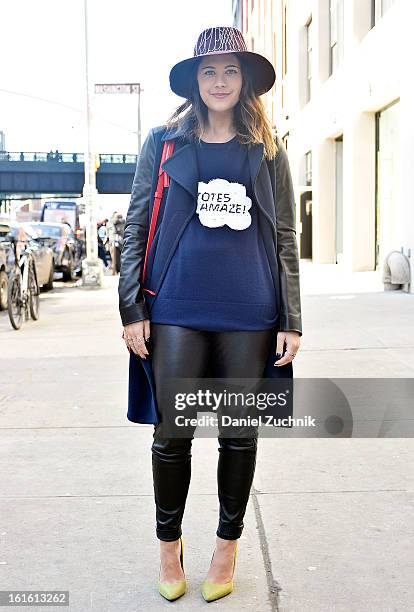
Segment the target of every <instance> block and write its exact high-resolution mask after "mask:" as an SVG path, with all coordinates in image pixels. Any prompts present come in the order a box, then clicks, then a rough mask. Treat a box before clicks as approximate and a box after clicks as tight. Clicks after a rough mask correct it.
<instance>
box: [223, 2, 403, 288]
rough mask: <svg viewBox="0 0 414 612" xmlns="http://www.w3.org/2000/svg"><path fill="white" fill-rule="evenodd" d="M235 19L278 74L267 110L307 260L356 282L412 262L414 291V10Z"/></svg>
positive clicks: (285, 10) (264, 7)
mask: <svg viewBox="0 0 414 612" xmlns="http://www.w3.org/2000/svg"><path fill="white" fill-rule="evenodd" d="M233 8H234V16H235V24H238V27H240V29H241V30H242V31H243V33H244V35H245V37H246V41H247V44H248V45H249V48H250V49H251V50H258V51H259V52H260V53H264V54H265V55H266V56H267V57H268V58H269V59H271V60H272V62H273V64H274V66H275V69H276V73H277V80H276V84H275V87H274V88H273V90H272V91H271V92H270V93H269V94H267V98H266V106H267V109H268V112H269V115H270V116H271V118H272V122H273V124H274V126H275V128H276V129H277V132H278V134H279V135H280V136H281V138H282V139H283V141H284V143H285V146H286V149H287V152H288V155H289V162H290V165H291V170H292V177H293V182H294V186H295V193H296V205H297V215H296V218H297V235H298V245H299V249H300V255H301V257H302V258H307V259H311V260H312V261H314V262H317V263H337V264H338V265H341V266H343V267H344V269H346V270H347V271H352V272H353V271H364V270H376V269H380V270H382V268H383V264H384V260H385V258H386V255H387V254H388V253H389V252H390V251H391V250H397V251H401V252H403V253H404V254H405V255H407V256H408V257H409V258H410V265H411V278H412V279H413V281H412V282H411V285H410V287H408V289H409V291H411V292H414V201H413V200H414V197H413V194H412V190H411V175H412V174H413V173H414V149H413V146H412V142H413V135H414V128H413V122H412V120H411V117H410V115H411V109H412V108H414V87H413V85H412V78H411V70H410V67H409V65H408V64H409V57H412V56H413V49H412V48H413V40H412V39H413V37H412V34H411V33H410V32H409V28H410V26H411V24H412V23H414V21H413V19H414V2H410V0H300V1H298V0H241V1H240V2H234V4H233ZM410 50H411V51H410Z"/></svg>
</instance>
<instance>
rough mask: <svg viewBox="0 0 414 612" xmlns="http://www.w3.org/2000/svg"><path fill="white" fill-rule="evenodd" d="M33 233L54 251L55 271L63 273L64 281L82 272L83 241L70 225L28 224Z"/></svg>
mask: <svg viewBox="0 0 414 612" xmlns="http://www.w3.org/2000/svg"><path fill="white" fill-rule="evenodd" d="M25 226H29V227H30V229H31V231H32V233H34V235H35V236H36V237H37V238H38V239H39V240H41V241H42V243H43V244H45V245H47V246H49V247H50V248H51V249H52V250H53V257H54V262H55V270H59V271H61V272H63V280H73V279H74V278H75V276H76V274H78V275H79V274H81V272H82V259H83V257H84V248H83V240H81V239H79V238H77V237H76V236H75V234H74V232H73V230H72V228H71V227H70V225H69V224H68V223H53V222H47V221H45V222H43V221H39V222H33V221H30V222H27V223H25Z"/></svg>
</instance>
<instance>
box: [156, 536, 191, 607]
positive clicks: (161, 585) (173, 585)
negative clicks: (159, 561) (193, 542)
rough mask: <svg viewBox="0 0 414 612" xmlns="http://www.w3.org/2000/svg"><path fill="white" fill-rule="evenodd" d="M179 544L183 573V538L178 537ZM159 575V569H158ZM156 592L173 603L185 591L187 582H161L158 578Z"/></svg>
mask: <svg viewBox="0 0 414 612" xmlns="http://www.w3.org/2000/svg"><path fill="white" fill-rule="evenodd" d="M180 542H181V552H180V563H181V567H182V568H183V571H184V541H183V538H182V537H180ZM160 574H161V567H160ZM158 590H159V592H160V594H161V595H162V596H163V597H165V599H168V600H169V601H174V599H178V598H179V597H181V595H184V593H185V592H186V591H187V581H186V580H177V581H176V582H161V580H160V579H159V578H158Z"/></svg>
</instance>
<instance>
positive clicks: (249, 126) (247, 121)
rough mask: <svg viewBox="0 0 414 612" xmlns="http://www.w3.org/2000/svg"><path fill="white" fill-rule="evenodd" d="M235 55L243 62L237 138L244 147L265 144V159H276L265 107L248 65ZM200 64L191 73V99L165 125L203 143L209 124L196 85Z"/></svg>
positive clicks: (235, 115) (235, 124) (237, 116)
mask: <svg viewBox="0 0 414 612" xmlns="http://www.w3.org/2000/svg"><path fill="white" fill-rule="evenodd" d="M234 55H236V56H237V57H238V59H239V61H240V67H241V72H242V78H243V84H242V88H241V91H240V97H239V101H238V102H237V104H236V106H235V107H234V109H233V111H234V114H233V123H234V128H235V130H236V136H237V138H238V140H239V142H240V143H241V144H245V145H249V144H258V143H263V144H264V150H265V157H267V158H268V159H272V158H274V157H275V156H276V153H277V151H278V148H277V145H276V142H275V139H274V136H273V133H272V127H271V125H270V121H269V119H268V117H267V113H266V109H265V106H264V104H263V102H262V100H261V99H260V97H259V96H257V95H256V93H255V91H254V89H253V85H252V78H251V72H250V70H251V69H250V66H249V64H248V63H247V62H246V61H245V60H244V58H243V56H242V55H239V54H238V53H235V54H234ZM200 61H201V58H198V59H197V60H195V61H194V64H193V66H192V69H191V75H190V79H191V93H190V97H189V98H187V99H186V101H185V102H184V103H183V104H181V105H180V106H179V107H178V108H176V110H175V111H174V113H173V114H172V115H171V116H170V117H169V118H168V119H167V121H166V124H165V125H166V127H167V128H168V129H172V128H182V127H183V128H184V130H185V133H186V136H188V137H190V138H192V139H193V140H198V141H200V139H201V133H202V129H204V128H205V127H206V125H207V120H208V108H207V106H206V104H205V103H204V102H203V100H202V98H201V96H200V91H199V87H198V81H197V69H198V65H199V63H200Z"/></svg>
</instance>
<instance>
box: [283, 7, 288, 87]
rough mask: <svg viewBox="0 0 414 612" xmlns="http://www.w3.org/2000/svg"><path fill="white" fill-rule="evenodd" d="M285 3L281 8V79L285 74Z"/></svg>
mask: <svg viewBox="0 0 414 612" xmlns="http://www.w3.org/2000/svg"><path fill="white" fill-rule="evenodd" d="M286 16H287V14H286V3H284V4H283V7H282V78H284V77H285V75H286V72H287V35H286V34H287V30H286V27H287V26H286Z"/></svg>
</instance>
